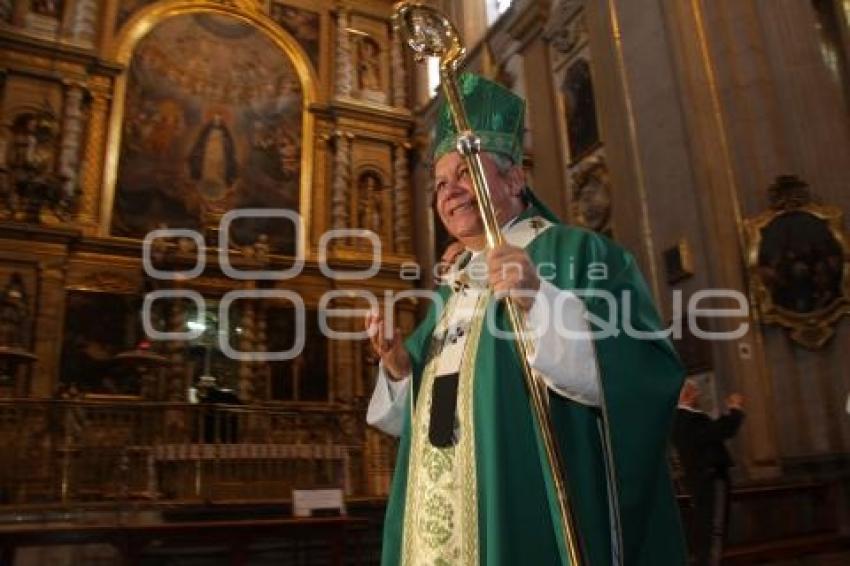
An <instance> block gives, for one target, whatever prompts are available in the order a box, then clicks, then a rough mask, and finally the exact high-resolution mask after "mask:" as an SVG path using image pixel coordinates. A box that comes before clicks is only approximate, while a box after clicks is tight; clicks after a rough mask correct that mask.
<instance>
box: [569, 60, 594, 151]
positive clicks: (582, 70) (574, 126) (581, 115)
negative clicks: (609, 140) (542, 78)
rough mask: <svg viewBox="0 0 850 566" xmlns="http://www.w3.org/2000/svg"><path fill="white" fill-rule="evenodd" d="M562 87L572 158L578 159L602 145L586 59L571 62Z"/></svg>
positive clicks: (591, 80) (588, 65) (591, 81)
mask: <svg viewBox="0 0 850 566" xmlns="http://www.w3.org/2000/svg"><path fill="white" fill-rule="evenodd" d="M561 90H562V92H563V95H564V105H565V112H566V119H567V141H568V142H569V146H570V158H571V160H572V161H573V162H575V161H578V160H579V159H580V158H581V157H582V156H584V155H585V154H587V153H588V152H589V151H591V150H592V149H593V148H595V147H596V146H597V145H599V126H598V123H597V120H596V100H595V99H594V97H593V79H592V76H591V73H590V64H589V63H588V62H587V60H586V59H578V60H576V61H575V62H574V63H573V64H571V65H570V66H569V68H568V69H567V72H566V75H565V76H564V82H563V85H562V87H561Z"/></svg>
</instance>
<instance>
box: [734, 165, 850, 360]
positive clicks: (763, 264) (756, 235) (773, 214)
mask: <svg viewBox="0 0 850 566" xmlns="http://www.w3.org/2000/svg"><path fill="white" fill-rule="evenodd" d="M769 191H770V200H771V209H770V210H768V211H766V212H764V213H762V214H761V215H759V216H757V217H756V218H752V219H749V220H747V221H746V223H745V225H746V228H747V235H748V239H749V242H748V245H749V250H748V255H749V257H748V263H749V268H750V275H751V285H752V287H753V294H754V295H755V297H756V299H757V301H758V303H759V308H760V310H761V312H762V318H763V319H764V320H765V322H770V323H778V324H781V325H783V326H786V327H788V328H790V329H791V330H792V333H791V337H792V339H794V340H796V341H797V342H799V343H800V344H802V345H804V346H806V347H809V348H812V349H815V348H819V347H821V346H823V345H824V344H825V343H826V342H827V341H828V340H829V338H830V337H831V336H832V335H833V334H834V329H833V324H834V323H835V322H836V321H837V319H838V318H840V317H841V316H842V315H843V314H848V313H850V261H848V258H850V251H848V248H847V241H846V236H845V235H844V233H843V232H842V214H841V211H840V210H839V209H837V208H835V207H832V206H827V205H821V204H815V203H814V202H813V200H812V197H811V194H810V192H809V188H808V185H807V184H806V183H805V182H804V181H802V180H801V179H799V178H797V177H796V176H793V175H783V176H780V177H778V178H777V179H776V181H775V182H774V184H773V185H772V186H771V187H770V189H769Z"/></svg>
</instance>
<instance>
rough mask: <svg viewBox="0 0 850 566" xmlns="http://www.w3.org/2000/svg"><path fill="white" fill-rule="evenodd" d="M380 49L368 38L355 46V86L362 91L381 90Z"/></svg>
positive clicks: (364, 38)
mask: <svg viewBox="0 0 850 566" xmlns="http://www.w3.org/2000/svg"><path fill="white" fill-rule="evenodd" d="M380 54H381V48H380V47H378V44H377V42H376V41H375V40H374V39H372V38H371V37H369V36H364V37H362V38H360V41H359V42H358V45H357V85H358V87H359V88H360V90H362V91H373V92H375V91H380V90H381V57H380Z"/></svg>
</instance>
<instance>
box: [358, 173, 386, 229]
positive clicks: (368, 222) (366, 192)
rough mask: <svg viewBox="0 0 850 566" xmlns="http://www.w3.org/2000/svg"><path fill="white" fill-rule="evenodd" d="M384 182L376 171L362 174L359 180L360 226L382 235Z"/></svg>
mask: <svg viewBox="0 0 850 566" xmlns="http://www.w3.org/2000/svg"><path fill="white" fill-rule="evenodd" d="M382 189H383V183H382V182H381V179H380V177H378V175H377V174H376V173H374V172H371V171H370V172H366V173H363V174H362V175H360V179H359V180H358V181H357V219H358V223H357V225H358V227H359V228H362V229H364V230H371V231H372V232H374V233H375V234H377V235H378V237H381V233H382V230H381V215H382V212H383V190H382Z"/></svg>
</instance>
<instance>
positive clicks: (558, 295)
mask: <svg viewBox="0 0 850 566" xmlns="http://www.w3.org/2000/svg"><path fill="white" fill-rule="evenodd" d="M586 313H587V310H586V309H585V306H584V303H583V302H582V301H581V299H579V298H578V297H576V296H575V294H573V293H572V292H570V291H565V290H562V289H558V288H557V287H555V286H554V285H552V284H551V283H549V282H548V281H543V280H541V282H540V290H539V291H538V294H537V295H536V297H535V301H534V305H533V306H532V307H531V309H530V310H529V312H528V316H527V319H526V324H527V326H528V330H529V331H530V335H531V346H532V348H531V352H530V353H529V360H528V361H529V363H530V364H531V367H532V368H533V369H534V370H536V371H537V372H539V373H540V375H541V377H542V378H543V380H544V382H545V383H546V385H547V386H549V388H550V389H552V391H554V392H555V393H557V394H559V395H561V396H563V397H567V398H569V399H572V400H573V401H577V402H579V403H582V404H584V405H589V406H599V405H600V403H601V395H600V385H599V373H598V370H597V364H596V352H595V350H594V347H593V340H592V338H591V335H590V328H589V325H588V322H587V320H586V318H585V315H586ZM565 329H566V330H569V331H570V332H569V333H566V332H564V330H565ZM410 378H411V376H410V375H408V376H405V377H404V378H403V379H401V380H399V381H393V380H392V379H390V377H389V376H388V375H387V373H386V370H385V369H384V367H383V364H381V365H380V366H379V369H378V380H377V383H376V384H375V390H374V392H373V393H372V399H371V401H370V402H369V409H368V411H367V413H366V422H368V423H369V424H370V425H372V426H374V427H376V428H378V429H380V430H382V431H384V432H386V433H387V434H391V435H393V436H399V435H400V434H401V427H402V423H403V418H404V408H405V407H404V406H405V403H407V402H408V401H407V395H408V390H409V388H410V387H409V384H410Z"/></svg>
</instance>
